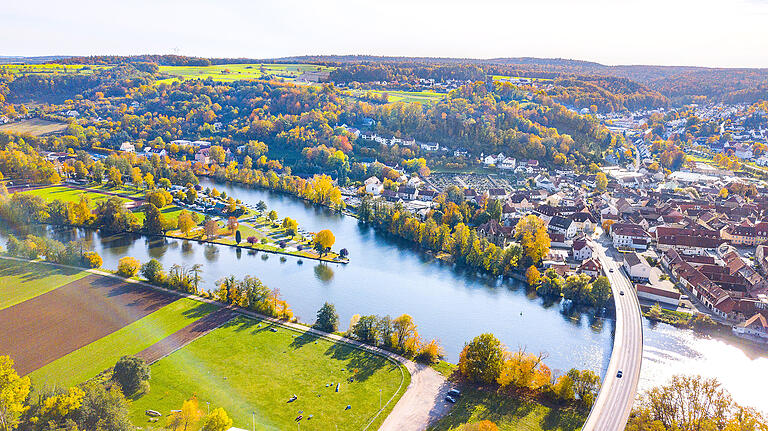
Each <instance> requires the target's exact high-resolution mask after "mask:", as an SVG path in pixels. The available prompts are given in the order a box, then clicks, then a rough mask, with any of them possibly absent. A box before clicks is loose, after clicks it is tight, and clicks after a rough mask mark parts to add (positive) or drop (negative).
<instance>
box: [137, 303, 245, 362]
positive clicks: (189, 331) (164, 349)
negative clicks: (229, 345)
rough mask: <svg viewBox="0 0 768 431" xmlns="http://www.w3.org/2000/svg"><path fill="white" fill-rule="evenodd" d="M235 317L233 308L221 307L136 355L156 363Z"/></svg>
mask: <svg viewBox="0 0 768 431" xmlns="http://www.w3.org/2000/svg"><path fill="white" fill-rule="evenodd" d="M233 317H235V313H234V312H233V311H232V310H231V309H229V308H220V309H218V310H216V311H214V312H213V313H211V314H209V315H207V316H205V317H203V318H202V319H200V320H197V321H195V322H193V323H190V324H189V325H187V326H186V327H184V328H182V329H180V330H178V331H176V332H174V333H173V334H171V335H169V336H167V337H165V338H163V339H162V340H160V341H158V342H157V343H155V344H153V345H151V346H149V347H147V348H146V349H144V350H142V351H141V352H139V353H138V355H136V356H138V357H140V358H142V359H144V360H145V361H147V363H150V364H151V363H154V362H156V361H158V360H160V359H162V358H164V357H166V356H168V355H169V354H171V353H173V352H175V351H176V350H178V349H180V348H182V347H184V346H186V345H187V344H189V343H191V342H192V341H195V340H196V339H198V338H200V337H202V336H203V335H205V334H207V333H209V332H211V331H213V330H214V329H216V328H218V327H219V326H221V325H223V324H225V323H227V322H229V321H230V319H232V318H233Z"/></svg>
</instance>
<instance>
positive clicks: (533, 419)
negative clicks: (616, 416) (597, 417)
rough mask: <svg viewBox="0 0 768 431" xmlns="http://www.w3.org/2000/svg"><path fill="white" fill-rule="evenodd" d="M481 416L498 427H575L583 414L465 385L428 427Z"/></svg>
mask: <svg viewBox="0 0 768 431" xmlns="http://www.w3.org/2000/svg"><path fill="white" fill-rule="evenodd" d="M483 420H489V421H491V422H493V423H495V424H496V425H497V426H498V427H499V429H500V430H502V431H545V430H547V431H577V430H580V429H581V427H582V426H583V425H584V421H585V420H586V415H584V414H581V413H578V412H575V411H573V410H570V409H558V408H552V407H547V406H544V405H542V404H539V403H537V402H535V401H529V400H524V399H521V398H519V397H516V396H512V395H506V394H505V395H501V394H496V393H493V392H488V391H481V390H477V389H465V390H463V391H462V394H461V397H460V398H459V400H458V402H457V403H456V406H455V407H454V408H453V410H452V411H451V412H450V413H449V414H448V415H447V416H445V417H443V418H442V419H440V420H439V421H437V423H435V424H433V425H432V426H431V427H430V428H429V430H430V431H450V430H456V429H459V428H461V426H462V425H463V424H466V423H476V422H480V421H483Z"/></svg>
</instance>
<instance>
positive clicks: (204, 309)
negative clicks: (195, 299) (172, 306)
mask: <svg viewBox="0 0 768 431" xmlns="http://www.w3.org/2000/svg"><path fill="white" fill-rule="evenodd" d="M216 309H217V307H216V306H215V305H212V304H206V303H204V302H199V303H197V304H196V305H195V306H194V307H192V308H190V309H187V310H184V311H183V312H182V313H181V314H182V315H184V317H186V318H189V319H199V318H201V317H205V316H207V315H208V314H210V313H211V312H213V311H214V310H216Z"/></svg>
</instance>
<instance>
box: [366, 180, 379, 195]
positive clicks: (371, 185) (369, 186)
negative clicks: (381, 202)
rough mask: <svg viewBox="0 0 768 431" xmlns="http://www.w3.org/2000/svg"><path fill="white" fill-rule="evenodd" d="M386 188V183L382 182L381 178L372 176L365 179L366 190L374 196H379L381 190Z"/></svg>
mask: <svg viewBox="0 0 768 431" xmlns="http://www.w3.org/2000/svg"><path fill="white" fill-rule="evenodd" d="M383 189H384V184H382V182H381V180H379V179H378V178H376V177H370V178H368V179H367V180H365V192H366V193H369V194H372V195H373V196H378V195H380V194H381V191H382V190H383Z"/></svg>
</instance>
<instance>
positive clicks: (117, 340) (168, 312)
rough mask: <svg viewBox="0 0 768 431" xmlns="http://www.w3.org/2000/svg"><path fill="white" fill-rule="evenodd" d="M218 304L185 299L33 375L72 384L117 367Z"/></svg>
mask: <svg viewBox="0 0 768 431" xmlns="http://www.w3.org/2000/svg"><path fill="white" fill-rule="evenodd" d="M217 308H218V307H217V306H215V305H211V304H207V303H204V302H199V301H195V300H193V299H188V298H181V299H178V300H176V301H175V302H172V303H170V304H168V305H166V306H164V307H163V308H160V309H159V310H157V311H155V312H153V313H152V314H149V315H147V316H145V317H143V318H141V319H139V320H136V321H135V322H133V323H131V324H129V325H126V326H123V327H122V328H120V329H118V330H117V331H115V332H113V333H111V334H109V335H106V336H104V337H102V338H99V339H98V340H96V341H94V342H92V343H90V344H88V345H86V346H84V347H82V348H80V349H78V350H75V351H74V352H72V353H70V354H68V355H66V356H62V357H60V358H59V359H57V360H55V361H53V362H51V363H49V364H48V365H45V366H44V367H42V368H39V369H37V370H35V371H33V372H32V373H31V374H30V377H31V378H32V381H33V382H35V384H38V385H40V384H47V385H56V386H72V385H75V384H78V383H82V382H84V381H86V380H88V379H90V378H92V377H94V376H96V375H97V374H99V373H100V372H102V371H104V370H106V369H107V368H109V367H111V366H113V365H114V364H115V362H117V360H118V359H120V357H121V356H123V355H135V354H137V353H139V352H141V351H142V350H144V349H146V348H148V347H150V346H152V345H153V344H155V343H158V342H160V341H161V340H163V339H164V338H166V337H168V336H170V335H171V334H173V333H175V332H176V331H179V330H181V329H183V328H185V327H187V326H188V325H191V324H193V323H194V322H195V321H197V320H198V319H201V318H204V317H205V316H207V315H208V314H209V313H211V312H212V311H214V310H216V309H217Z"/></svg>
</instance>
